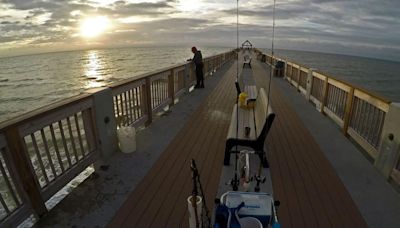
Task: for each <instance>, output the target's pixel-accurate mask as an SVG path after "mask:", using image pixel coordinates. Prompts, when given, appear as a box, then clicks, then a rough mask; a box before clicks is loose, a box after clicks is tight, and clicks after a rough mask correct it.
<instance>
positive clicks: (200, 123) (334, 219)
mask: <svg viewBox="0 0 400 228" xmlns="http://www.w3.org/2000/svg"><path fill="white" fill-rule="evenodd" d="M252 69H253V76H254V78H255V81H256V84H257V86H258V87H264V88H267V76H268V75H269V73H268V72H267V71H266V70H265V68H264V67H263V66H262V65H261V63H259V62H257V61H253V63H252ZM235 75H236V66H235V65H232V66H231V68H230V69H229V70H228V71H227V72H226V73H225V75H224V76H223V78H222V79H221V80H220V81H219V83H218V85H217V86H216V88H215V89H214V90H213V91H212V92H211V93H210V94H209V95H208V97H207V98H206V99H205V100H204V101H203V102H202V103H201V105H200V106H199V107H198V108H197V109H196V110H195V111H194V112H193V113H192V114H191V116H190V117H189V119H188V121H187V124H186V125H185V126H184V127H183V128H182V129H181V130H180V132H179V133H178V134H177V135H176V136H175V138H174V139H173V140H172V142H171V143H170V144H169V145H168V146H167V147H166V149H165V151H164V152H162V154H161V155H160V157H159V159H158V160H157V161H156V162H155V164H154V166H153V167H152V168H151V169H150V171H149V172H148V173H147V174H146V175H145V177H144V178H143V180H142V181H141V182H140V183H139V184H138V186H137V187H136V188H135V189H134V190H133V192H132V193H130V195H129V196H128V198H127V200H126V201H125V203H124V204H123V205H122V207H121V208H120V209H119V210H118V211H117V212H116V214H115V217H114V218H113V220H112V221H111V223H110V224H109V226H110V227H187V226H188V222H187V220H188V218H187V212H186V210H187V209H186V206H187V205H186V198H187V196H189V195H190V193H191V174H190V169H189V161H190V159H192V158H194V159H196V161H197V165H198V168H199V170H200V175H201V181H202V183H203V188H204V189H205V194H206V199H207V204H208V206H209V207H212V206H213V201H214V198H215V196H216V193H217V188H218V182H219V178H220V174H221V169H222V160H223V155H224V153H223V151H224V146H225V139H226V134H227V130H228V126H229V122H230V116H231V111H232V107H233V104H234V102H235V93H236V91H235V87H234V78H235ZM206 86H207V85H206ZM271 101H272V107H273V109H274V111H275V113H276V119H275V122H274V123H273V126H272V129H271V131H270V134H269V136H268V137H267V147H268V152H267V157H268V159H269V161H270V166H271V176H272V182H273V190H274V197H275V198H276V199H279V200H280V201H281V207H280V209H279V217H280V221H281V223H282V225H283V227H341V226H346V227H366V226H367V225H366V223H365V221H364V219H363V218H362V216H361V214H360V212H359V211H358V209H357V207H356V205H355V203H354V202H353V200H352V198H351V196H350V194H349V193H348V192H347V190H346V188H345V186H344V185H343V183H342V182H341V180H340V179H339V177H338V176H337V174H336V172H335V170H334V169H333V167H332V166H331V164H330V162H329V161H328V160H327V159H326V158H325V155H324V153H323V152H322V151H321V149H320V147H319V145H318V144H317V143H316V142H315V140H314V138H313V137H312V136H311V134H310V133H309V131H308V130H307V128H306V127H305V126H304V124H303V123H302V121H301V119H300V118H299V117H298V115H297V114H296V112H295V111H294V110H293V108H292V107H291V105H290V104H289V102H288V100H287V98H286V97H285V96H284V94H283V92H282V91H281V90H280V88H279V87H277V86H275V85H274V83H273V84H272V90H271ZM166 134H168V133H167V132H166Z"/></svg>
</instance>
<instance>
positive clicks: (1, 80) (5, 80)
mask: <svg viewBox="0 0 400 228" xmlns="http://www.w3.org/2000/svg"><path fill="white" fill-rule="evenodd" d="M8 81H9V79H7V78H5V79H0V82H8Z"/></svg>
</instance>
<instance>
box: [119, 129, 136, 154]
mask: <svg viewBox="0 0 400 228" xmlns="http://www.w3.org/2000/svg"><path fill="white" fill-rule="evenodd" d="M117 137H118V141H119V148H120V150H121V152H123V153H132V152H135V151H136V129H135V128H134V127H126V126H125V127H120V128H119V129H117Z"/></svg>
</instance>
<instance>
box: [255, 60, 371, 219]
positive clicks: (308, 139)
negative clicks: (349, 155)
mask: <svg viewBox="0 0 400 228" xmlns="http://www.w3.org/2000/svg"><path fill="white" fill-rule="evenodd" d="M257 64H259V63H257ZM257 64H255V66H254V67H253V68H254V69H255V71H257V68H259V66H257ZM257 75H259V74H257V73H256V74H255V76H256V81H257V84H258V85H264V86H267V80H266V78H265V76H264V75H265V73H263V74H262V76H263V77H260V76H257ZM257 79H258V80H257ZM260 79H261V80H260ZM260 81H262V82H260ZM272 88H273V89H272V90H271V97H272V98H271V100H272V105H273V108H274V111H275V112H277V118H279V117H280V116H281V117H282V119H284V121H283V120H282V121H281V123H280V125H279V126H278V127H279V129H284V130H285V131H286V132H285V133H284V135H285V136H286V137H288V139H290V146H291V147H292V149H291V150H289V151H292V152H295V153H292V156H294V157H295V158H296V160H297V161H298V162H299V164H298V165H300V166H299V170H298V172H304V171H305V170H304V167H306V168H307V171H308V172H307V173H308V174H309V175H311V177H312V178H311V179H310V180H311V181H312V182H314V188H315V190H316V191H317V192H318V193H319V194H318V195H314V194H311V193H310V194H309V197H311V198H310V200H312V201H311V202H313V205H314V207H315V208H321V207H322V208H324V210H323V211H321V210H315V211H316V212H317V216H316V218H317V219H318V220H319V222H325V221H323V220H321V216H323V217H325V218H328V219H329V221H330V223H331V224H332V227H337V226H343V224H349V225H350V224H351V226H353V227H366V223H365V221H364V220H363V218H362V217H361V215H360V213H359V211H358V209H357V208H356V206H355V204H354V202H353V200H352V199H351V197H350V195H349V194H348V192H347V191H346V189H345V187H344V186H343V184H342V182H341V181H340V179H339V178H338V176H337V175H336V173H335V172H334V169H333V168H332V166H331V165H330V163H329V161H328V160H327V159H326V158H325V156H324V155H323V153H322V151H321V149H320V148H319V146H318V145H317V144H316V142H315V141H314V140H313V138H312V136H311V134H310V133H309V132H308V130H307V129H305V126H304V125H303V124H302V122H301V120H300V118H299V117H298V116H297V114H295V112H294V111H293V110H292V108H291V107H290V106H289V103H288V101H286V99H285V98H284V97H283V95H282V93H281V92H280V91H279V89H277V88H276V87H275V86H272ZM278 123H279V121H278ZM274 124H275V123H274ZM271 133H272V132H271ZM281 137H282V136H281ZM280 140H281V139H279V138H278V139H275V140H271V141H272V143H275V142H278V141H280ZM269 142H270V141H269ZM295 145H297V147H295ZM293 149H294V150H293ZM278 151H279V150H278ZM270 153H272V154H271V156H278V155H277V154H278V153H276V154H274V153H273V152H271V151H270ZM300 167H302V168H300ZM274 171H276V170H274V168H273V167H271V173H272V175H273V177H272V178H273V183H274V186H273V187H274V192H275V179H276V178H274V175H275V173H276V172H274ZM279 178H284V180H286V179H287V178H286V177H282V175H279ZM311 188H313V187H311V186H308V185H307V189H308V191H310V189H311ZM316 197H319V198H320V200H321V199H322V201H320V200H315V198H316ZM291 209H292V208H291ZM321 212H324V213H325V215H324V213H321Z"/></svg>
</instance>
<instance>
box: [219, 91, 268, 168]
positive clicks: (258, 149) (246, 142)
mask: <svg viewBox="0 0 400 228" xmlns="http://www.w3.org/2000/svg"><path fill="white" fill-rule="evenodd" d="M259 99H261V101H260V100H259ZM267 105H268V106H269V107H268V108H267ZM260 106H261V107H260ZM235 107H236V106H235ZM257 109H258V110H257ZM260 109H261V110H260ZM267 110H268V113H266V111H267ZM260 111H261V112H262V113H263V115H264V116H265V121H264V123H262V124H261V125H262V130H261V131H260V132H259V134H258V135H257V137H256V138H255V139H251V138H248V139H246V138H240V137H237V138H233V137H231V136H230V135H229V134H230V131H231V130H232V129H236V121H237V118H238V117H237V116H236V115H235V113H233V115H232V117H233V118H232V119H231V123H230V127H229V131H228V136H227V139H226V145H225V157H224V165H226V166H227V165H229V163H230V154H231V153H237V151H232V150H231V149H232V148H233V147H234V146H244V147H250V148H252V149H253V150H254V152H255V153H256V154H257V155H258V156H259V158H260V160H261V162H262V164H263V167H265V168H267V167H268V166H269V165H268V161H267V158H266V155H265V151H264V143H265V139H266V138H267V134H268V132H269V130H270V129H271V126H272V122H273V121H274V119H275V113H273V111H272V108H271V106H270V105H269V102H268V98H267V96H266V94H265V91H264V89H262V88H261V89H260V92H259V97H258V98H257V102H256V106H255V107H254V115H257V113H256V112H260ZM233 112H236V108H234V110H233ZM235 116H236V117H235ZM260 121H262V120H260ZM254 122H256V117H254ZM255 127H257V125H256V126H255ZM256 134H257V132H256Z"/></svg>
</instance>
